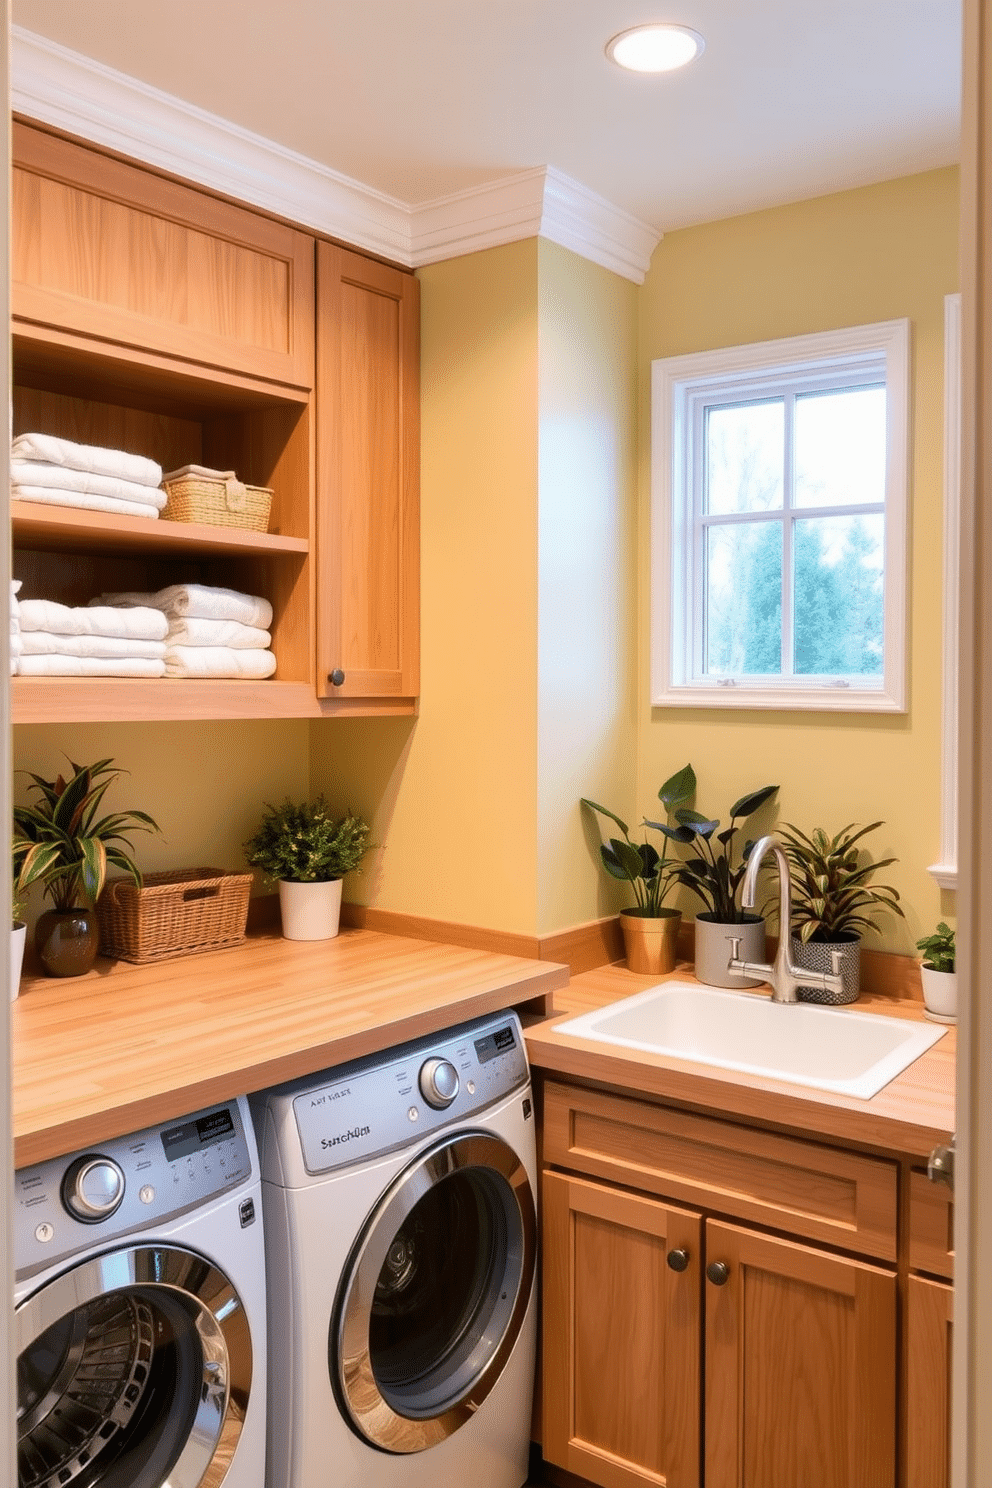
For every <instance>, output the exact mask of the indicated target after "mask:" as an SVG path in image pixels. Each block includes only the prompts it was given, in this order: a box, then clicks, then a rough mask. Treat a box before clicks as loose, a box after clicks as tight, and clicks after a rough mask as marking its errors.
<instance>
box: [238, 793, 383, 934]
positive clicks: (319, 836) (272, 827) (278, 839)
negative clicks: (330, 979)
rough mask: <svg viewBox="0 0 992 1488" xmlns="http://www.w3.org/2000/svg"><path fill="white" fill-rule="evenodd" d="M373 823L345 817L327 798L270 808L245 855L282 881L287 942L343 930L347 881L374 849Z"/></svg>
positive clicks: (275, 880)
mask: <svg viewBox="0 0 992 1488" xmlns="http://www.w3.org/2000/svg"><path fill="white" fill-rule="evenodd" d="M370 830H371V829H370V827H369V825H368V823H367V822H365V821H363V820H362V819H361V817H359V816H355V815H354V813H353V812H351V811H349V812H347V813H346V814H345V815H344V816H342V817H340V818H339V819H337V820H336V819H335V817H334V814H333V812H332V811H331V809H330V807H329V806H328V804H327V802H326V801H325V800H324V797H323V796H318V798H317V800H316V801H303V802H302V803H301V804H299V805H295V804H294V803H293V802H292V801H284V802H283V804H282V805H281V806H266V808H265V815H264V816H263V817H262V820H261V822H260V824H259V826H258V827H257V829H256V830H255V832H253V834H252V835H251V837H249V839H248V841H247V842H246V843H245V844H244V852H245V859H246V861H247V862H248V864H249V866H250V867H252V868H261V870H262V872H263V873H264V874H265V876H266V878H268V879H269V880H270V882H273V883H277V884H278V885H279V909H280V912H281V915H282V933H283V935H284V936H285V938H286V939H287V940H331V939H333V937H334V936H335V935H337V933H338V925H339V921H340V914H341V880H342V879H343V878H344V876H345V874H346V873H351V872H352V871H354V870H355V869H357V868H358V865H359V863H360V862H361V861H362V859H363V858H364V856H365V854H366V853H367V852H368V849H369V846H370V843H369V832H370Z"/></svg>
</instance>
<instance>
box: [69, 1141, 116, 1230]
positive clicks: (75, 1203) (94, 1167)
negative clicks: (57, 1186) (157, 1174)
mask: <svg viewBox="0 0 992 1488" xmlns="http://www.w3.org/2000/svg"><path fill="white" fill-rule="evenodd" d="M123 1197H124V1174H123V1172H122V1171H121V1169H120V1168H119V1167H118V1165H117V1164H116V1163H115V1162H114V1160H113V1158H111V1157H94V1156H92V1155H90V1156H88V1157H79V1158H77V1159H76V1161H75V1162H74V1163H72V1165H71V1166H70V1167H69V1168H67V1169H66V1174H65V1177H64V1178H63V1179H62V1202H63V1204H64V1205H65V1207H66V1208H67V1209H68V1211H69V1213H70V1214H72V1215H74V1216H75V1218H76V1219H81V1220H82V1221H83V1223H84V1224H99V1223H100V1221H101V1220H102V1219H109V1218H110V1216H111V1215H112V1214H113V1213H114V1211H115V1210H116V1209H117V1208H119V1207H120V1202H121V1200H122V1199H123Z"/></svg>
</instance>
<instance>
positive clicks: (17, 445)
mask: <svg viewBox="0 0 992 1488" xmlns="http://www.w3.org/2000/svg"><path fill="white" fill-rule="evenodd" d="M10 454H11V458H12V459H14V460H44V461H45V462H46V464H48V465H66V466H68V467H69V469H70V470H92V471H94V472H95V473H96V474H97V475H112V476H116V477H117V479H118V480H130V481H137V482H138V484H139V485H141V486H160V485H161V484H162V467H161V465H159V464H157V463H156V462H155V461H154V460H146V459H145V457H144V455H130V454H128V453H127V452H126V451H125V450H118V449H105V448H104V447H103V446H102V445H99V444H74V443H73V441H72V440H71V439H57V438H56V437H55V435H53V434H19V435H18V436H17V438H16V439H15V440H14V442H13V443H12V444H11V446H10Z"/></svg>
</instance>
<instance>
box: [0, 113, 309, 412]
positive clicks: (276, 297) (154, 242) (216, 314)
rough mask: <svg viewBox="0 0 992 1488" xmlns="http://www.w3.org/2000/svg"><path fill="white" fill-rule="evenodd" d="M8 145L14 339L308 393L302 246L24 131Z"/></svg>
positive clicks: (225, 208) (237, 210)
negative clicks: (91, 342) (92, 347)
mask: <svg viewBox="0 0 992 1488" xmlns="http://www.w3.org/2000/svg"><path fill="white" fill-rule="evenodd" d="M12 144H13V173H12V186H11V189H12V197H11V310H12V313H13V315H14V330H15V332H16V331H18V330H19V329H20V330H22V331H23V332H24V333H25V334H26V335H30V334H31V330H30V328H31V327H45V328H50V329H57V330H58V331H59V333H60V334H62V335H63V336H64V337H65V338H66V340H67V342H68V343H70V344H71V338H72V337H73V335H76V336H80V337H87V338H90V337H92V338H96V339H98V340H99V342H100V343H102V344H107V343H110V344H116V345H118V346H121V347H126V348H128V349H129V350H130V351H132V352H134V351H143V352H146V353H148V354H164V355H166V356H168V357H175V358H179V359H181V360H182V361H184V362H190V363H199V364H202V365H204V366H209V367H218V368H223V369H225V370H228V371H233V372H239V373H244V374H246V375H248V376H251V377H255V378H264V379H266V380H268V381H273V382H277V383H286V384H288V385H290V386H293V387H298V388H304V389H309V388H311V387H312V386H313V363H314V350H313V340H314V338H313V260H314V240H313V238H312V237H310V236H309V235H308V234H306V233H303V232H298V231H297V230H296V229H294V228H291V227H287V226H285V225H284V224H283V223H279V222H272V221H270V220H269V219H268V218H267V217H262V216H260V215H259V214H258V213H256V212H252V211H249V210H248V209H247V208H244V207H238V206H235V205H233V204H232V203H230V202H224V201H220V200H218V198H216V197H213V196H210V195H208V194H207V193H206V192H202V191H197V190H196V189H195V188H193V187H191V186H184V185H182V184H181V183H180V182H177V181H173V180H170V179H168V178H167V177H165V176H160V175H157V174H156V173H155V172H154V171H150V170H145V169H143V168H142V167H141V166H138V165H130V164H128V163H127V162H125V161H122V160H116V159H114V158H112V157H111V156H109V155H103V154H101V153H100V151H98V150H93V149H88V148H87V147H85V146H83V145H78V144H74V143H73V142H71V141H69V140H65V139H60V138H58V137H57V136H54V135H50V134H47V133H46V132H45V131H44V130H41V129H35V128H33V127H31V126H30V125H27V124H22V123H17V124H15V125H14V129H13V140H12Z"/></svg>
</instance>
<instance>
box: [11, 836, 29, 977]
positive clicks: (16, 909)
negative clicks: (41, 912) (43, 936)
mask: <svg viewBox="0 0 992 1488" xmlns="http://www.w3.org/2000/svg"><path fill="white" fill-rule="evenodd" d="M17 878H18V874H17V867H16V864H15V865H14V870H13V874H12V883H13V892H12V894H11V905H10V1000H11V1002H13V1000H14V998H15V997H16V996H17V993H18V989H19V988H20V985H21V968H22V966H23V965H24V941H25V939H26V937H27V933H28V927H27V925H26V923H25V921H24V918H23V916H24V900H23V898H22V897H21V892H20V890H19V888H18V883H17Z"/></svg>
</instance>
